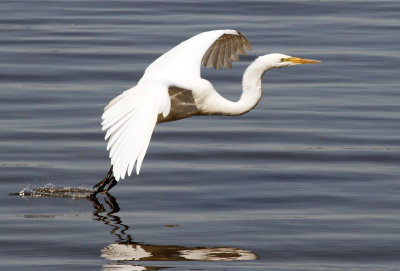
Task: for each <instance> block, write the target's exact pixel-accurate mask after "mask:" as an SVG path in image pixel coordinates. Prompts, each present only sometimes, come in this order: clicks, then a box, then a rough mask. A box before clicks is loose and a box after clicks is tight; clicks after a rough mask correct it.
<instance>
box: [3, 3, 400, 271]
mask: <svg viewBox="0 0 400 271" xmlns="http://www.w3.org/2000/svg"><path fill="white" fill-rule="evenodd" d="M399 14H400V2H399V1H394V0H393V1H311V0H310V1H232V0H230V1H208V2H207V1H206V2H204V1H168V2H163V1H143V2H142V1H112V2H111V1H1V2H0V95H1V96H0V125H1V131H0V169H1V171H0V191H1V197H0V206H1V207H0V221H1V222H0V269H2V270H26V271H28V270H101V269H104V270H164V269H165V268H166V270H398V269H399V268H400V195H399V194H400V171H399V165H400V125H399V124H400V110H399V109H400V105H399V104H400V90H399V86H400V84H399V83H400V79H399V63H400V53H399V52H400V20H399ZM220 28H233V29H238V30H240V31H241V32H242V33H243V34H245V35H246V37H247V38H248V39H249V40H250V41H251V43H252V45H253V48H254V49H253V51H251V52H250V54H248V55H247V56H244V57H241V61H240V62H238V63H236V64H235V65H234V68H233V69H232V70H221V71H215V70H205V71H204V72H203V75H204V76H205V77H206V78H207V79H209V80H210V81H211V82H213V83H214V85H215V87H216V88H217V89H218V90H219V91H220V92H221V93H222V94H223V95H224V96H225V97H227V98H230V99H233V100H235V99H238V97H239V96H240V81H241V74H242V72H243V70H244V69H245V67H246V66H247V65H248V64H249V62H250V61H252V60H253V59H254V58H255V57H256V56H257V55H262V54H266V53H272V52H282V53H285V54H289V55H293V56H300V57H308V58H314V59H319V60H322V63H321V64H319V65H303V66H297V67H291V68H287V69H279V70H273V71H270V72H268V73H267V74H266V75H265V77H264V80H263V89H264V96H263V99H262V101H261V102H260V104H259V105H258V107H257V108H256V109H255V110H253V111H252V112H250V113H248V114H246V115H243V116H240V117H234V118H229V117H197V118H191V119H187V120H182V121H179V122H175V123H167V124H163V125H160V126H158V127H157V128H156V131H155V133H154V135H153V138H152V142H151V144H150V148H149V151H148V153H147V156H146V158H145V161H144V165H143V167H142V173H141V175H140V176H138V177H137V176H135V177H131V178H129V179H126V180H124V181H123V182H122V183H120V184H119V185H118V186H117V187H115V188H114V189H113V191H112V195H113V196H114V198H115V199H112V198H111V199H108V198H106V197H105V196H104V195H100V196H99V197H98V200H99V202H97V203H96V202H91V201H89V200H86V199H70V198H21V197H17V196H10V195H8V194H9V193H14V192H18V191H20V190H22V189H24V188H26V187H30V188H34V187H40V186H44V185H47V184H49V183H51V184H53V185H54V186H59V187H70V186H71V187H86V188H89V187H91V186H92V185H93V184H95V183H97V182H98V181H99V180H100V179H102V178H103V177H104V175H105V173H106V171H107V170H108V168H109V159H108V154H107V152H106V150H105V146H106V144H105V142H104V140H103V136H104V135H103V133H102V132H101V129H100V116H101V114H102V110H103V107H104V106H105V105H106V104H107V103H108V101H109V100H110V99H112V98H113V97H114V96H116V95H118V94H119V93H121V92H122V91H123V90H125V89H128V88H130V87H131V86H133V85H134V84H135V83H136V82H137V81H138V79H139V78H140V77H141V75H142V73H143V70H144V69H145V68H146V66H147V65H148V64H149V63H151V62H152V61H153V60H154V59H155V58H157V57H158V56H159V55H160V54H162V53H164V52H165V51H167V50H169V49H170V48H171V47H173V46H174V45H176V44H177V43H179V42H180V41H182V40H185V39H186V38H188V37H191V36H193V35H195V34H197V33H199V32H201V31H205V30H210V29H220ZM113 200H115V201H116V202H114V205H112V204H111V203H110V201H113ZM107 202H109V203H110V204H107ZM115 204H118V205H119V211H118V210H114V211H112V210H111V208H112V207H113V206H114V207H115ZM102 208H104V209H102ZM121 243H124V244H126V247H129V246H130V247H131V248H133V249H135V248H136V249H137V248H140V247H141V248H146V249H147V250H150V251H152V255H155V254H156V252H157V251H161V252H159V253H160V255H161V256H159V257H155V256H154V257H147V258H146V257H139V256H137V257H131V256H125V258H124V257H120V258H118V257H117V258H115V257H114V258H113V257H112V256H107V255H105V253H104V250H103V249H104V248H106V247H110V245H111V247H112V245H113V244H114V245H116V244H121ZM197 247H207V248H216V247H225V248H232V249H241V250H244V251H248V253H250V252H251V253H250V254H251V255H256V256H254V257H256V259H255V258H253V259H252V260H242V261H234V260H235V259H237V257H235V256H232V255H230V256H232V257H230V258H229V257H228V256H229V255H223V254H221V255H220V256H221V259H220V260H218V259H214V261H189V260H187V259H184V258H182V257H181V258H179V257H177V256H176V255H175V254H174V255H175V256H174V255H172V254H171V255H172V256H171V255H170V256H168V255H166V254H168V253H166V252H165V251H180V250H193V249H195V248H197ZM102 250H103V252H102ZM173 253H175V252H173ZM211 254H212V253H211ZM233 254H235V253H233ZM163 255H164V256H163ZM129 257H130V258H129ZM135 259H136V260H135ZM221 260H232V261H221Z"/></svg>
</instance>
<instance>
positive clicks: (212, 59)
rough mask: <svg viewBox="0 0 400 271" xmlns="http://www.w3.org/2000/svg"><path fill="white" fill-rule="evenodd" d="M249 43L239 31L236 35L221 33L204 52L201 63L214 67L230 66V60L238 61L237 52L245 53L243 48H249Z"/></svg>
mask: <svg viewBox="0 0 400 271" xmlns="http://www.w3.org/2000/svg"><path fill="white" fill-rule="evenodd" d="M251 49H252V48H251V44H250V42H249V41H248V40H247V39H246V37H245V36H243V35H242V34H241V33H240V32H238V34H237V35H234V34H223V35H222V36H220V37H219V38H218V39H217V40H216V41H215V42H214V43H213V44H212V45H211V46H210V48H208V50H207V52H206V53H205V54H204V56H203V59H202V61H201V64H202V65H203V66H204V67H206V68H210V67H214V68H216V69H221V68H222V67H225V68H228V69H230V68H232V60H233V61H238V60H239V54H241V55H245V54H246V51H245V50H251Z"/></svg>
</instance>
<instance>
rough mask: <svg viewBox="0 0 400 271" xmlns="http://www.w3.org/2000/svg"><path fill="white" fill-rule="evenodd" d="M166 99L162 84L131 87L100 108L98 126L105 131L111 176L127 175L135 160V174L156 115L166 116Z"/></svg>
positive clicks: (167, 98)
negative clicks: (111, 170) (100, 125)
mask: <svg viewBox="0 0 400 271" xmlns="http://www.w3.org/2000/svg"><path fill="white" fill-rule="evenodd" d="M169 110H170V99H169V96H168V88H167V87H165V86H154V85H145V86H141V87H134V88H132V89H130V90H127V91H125V92H124V93H122V94H121V95H119V96H117V97H116V98H114V99H113V100H112V101H111V102H110V103H109V104H108V106H107V107H106V108H105V109H104V113H103V115H102V119H103V122H102V129H103V131H104V130H107V133H106V136H105V139H106V140H108V144H107V150H109V151H110V153H109V156H110V158H111V164H112V165H113V172H114V177H115V179H116V180H117V181H118V180H120V179H124V178H125V174H126V173H128V175H129V176H130V175H131V173H132V170H133V167H134V165H135V163H136V173H137V174H139V171H140V167H141V164H142V162H143V158H144V155H145V154H146V151H147V148H148V146H149V142H150V138H151V135H152V133H153V130H154V126H155V124H156V122H157V117H158V115H159V114H161V113H162V114H163V115H164V116H167V115H168V112H169Z"/></svg>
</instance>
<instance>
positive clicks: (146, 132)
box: [102, 30, 251, 181]
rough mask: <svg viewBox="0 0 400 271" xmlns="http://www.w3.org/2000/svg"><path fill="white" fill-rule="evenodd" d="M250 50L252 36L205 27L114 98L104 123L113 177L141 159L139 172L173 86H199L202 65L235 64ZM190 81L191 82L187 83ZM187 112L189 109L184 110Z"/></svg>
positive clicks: (119, 176) (128, 170)
mask: <svg viewBox="0 0 400 271" xmlns="http://www.w3.org/2000/svg"><path fill="white" fill-rule="evenodd" d="M245 49H247V50H250V49H251V45H250V43H249V42H248V40H247V39H246V38H245V37H244V36H243V35H242V34H241V33H240V32H238V31H236V30H214V31H208V32H203V33H200V34H198V35H196V36H194V37H192V38H190V39H188V40H186V41H184V42H182V43H180V44H179V45H177V46H176V47H174V48H172V49H171V50H170V51H168V52H167V53H165V54H164V55H162V56H160V57H159V58H158V59H157V60H155V61H154V62H153V63H152V64H150V66H149V67H148V68H147V69H146V71H145V73H144V75H143V77H142V78H141V79H140V81H139V82H138V85H137V86H136V87H134V88H132V89H130V90H127V91H125V92H124V93H122V94H121V95H119V96H117V97H116V98H115V99H113V100H112V101H111V102H110V103H109V104H108V105H107V107H106V108H105V109H104V113H103V115H102V119H103V122H102V129H103V131H104V130H107V133H106V136H105V139H106V140H108V144H107V150H109V151H110V154H109V156H110V158H111V164H112V165H113V172H114V177H115V179H116V180H117V181H118V180H120V179H124V178H125V175H126V173H128V175H130V174H131V173H132V170H133V167H134V165H135V163H136V172H137V174H139V171H140V167H141V164H142V162H143V158H144V155H145V154H146V151H147V148H148V146H149V142H150V138H151V135H152V133H153V130H154V126H155V125H156V123H157V118H158V115H159V114H161V113H162V114H163V115H164V117H166V116H167V115H168V113H169V112H170V108H171V101H170V98H169V95H168V87H169V86H176V87H181V88H185V87H188V85H189V84H190V85H191V86H193V87H194V88H196V86H197V85H196V83H197V82H198V81H199V79H200V68H201V65H202V64H203V65H204V66H206V67H214V68H217V69H219V68H221V67H223V66H224V67H226V68H230V67H231V66H232V60H234V61H237V60H238V54H245V53H246V52H245ZM188 82H190V83H189V84H188ZM183 113H185V112H183Z"/></svg>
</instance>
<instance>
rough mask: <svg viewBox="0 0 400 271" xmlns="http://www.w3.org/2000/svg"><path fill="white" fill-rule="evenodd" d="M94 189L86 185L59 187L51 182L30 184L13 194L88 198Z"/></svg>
mask: <svg viewBox="0 0 400 271" xmlns="http://www.w3.org/2000/svg"><path fill="white" fill-rule="evenodd" d="M93 191H94V190H93V189H88V188H85V187H57V186H55V185H53V184H51V183H48V184H46V185H44V186H41V187H37V188H30V187H29V186H27V187H25V188H24V189H22V190H21V191H20V192H18V193H15V194H12V195H17V196H20V197H35V198H39V197H56V198H88V197H89V196H90V195H91V194H92V193H93Z"/></svg>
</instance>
